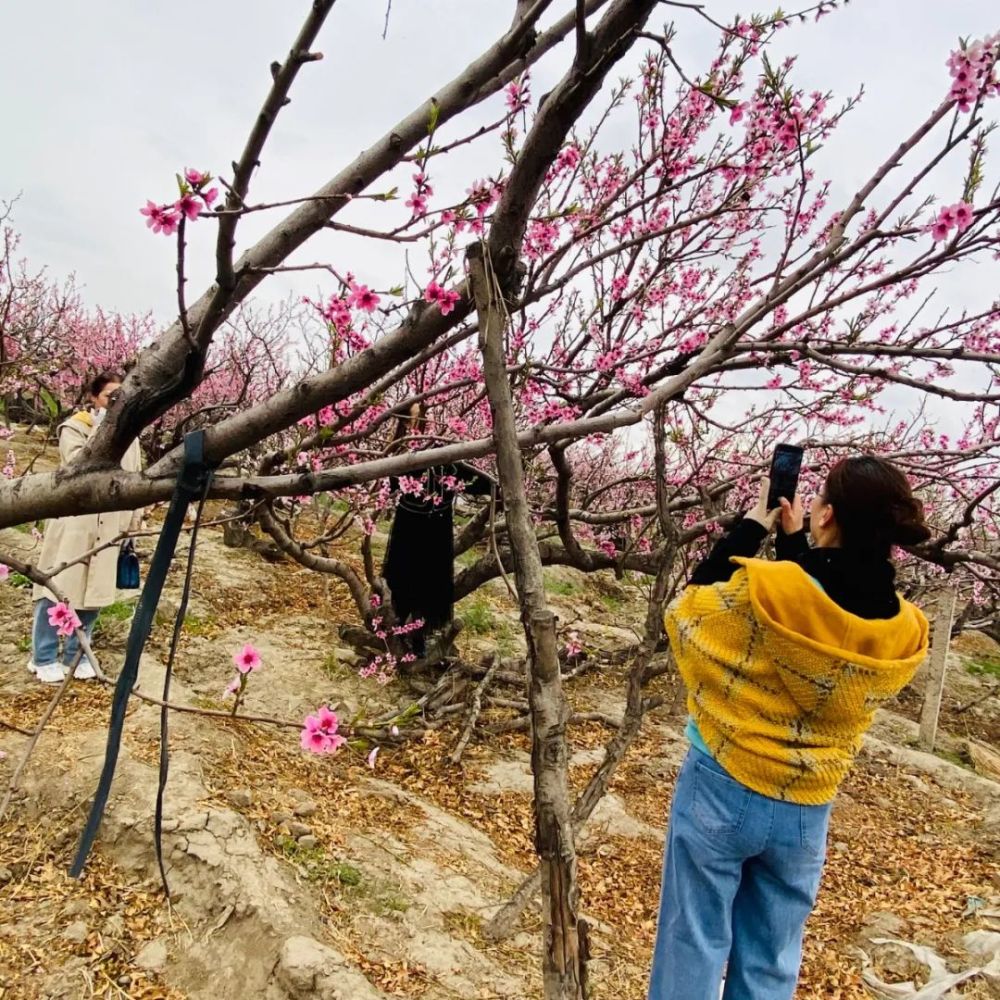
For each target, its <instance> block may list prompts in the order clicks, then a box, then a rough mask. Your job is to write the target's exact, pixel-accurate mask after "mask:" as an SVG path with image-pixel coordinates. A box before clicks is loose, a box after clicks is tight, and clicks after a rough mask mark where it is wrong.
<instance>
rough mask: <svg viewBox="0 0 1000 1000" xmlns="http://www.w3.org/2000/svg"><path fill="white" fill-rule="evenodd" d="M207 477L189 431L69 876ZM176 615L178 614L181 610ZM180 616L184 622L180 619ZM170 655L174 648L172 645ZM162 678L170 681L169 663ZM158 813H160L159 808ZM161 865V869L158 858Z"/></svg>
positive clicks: (81, 855)
mask: <svg viewBox="0 0 1000 1000" xmlns="http://www.w3.org/2000/svg"><path fill="white" fill-rule="evenodd" d="M211 479H212V469H211V467H210V466H209V465H208V464H206V462H205V435H204V432H203V431H193V432H192V433H190V434H188V435H186V436H185V438H184V465H183V467H182V469H181V472H180V476H179V477H178V479H177V486H176V488H175V489H174V495H173V497H172V498H171V500H170V508H169V510H168V511H167V516H166V519H165V520H164V522H163V529H162V531H161V532H160V538H159V541H158V542H157V543H156V551H155V552H154V553H153V559H152V562H151V563H150V566H149V575H148V576H147V578H146V585H145V587H143V590H142V595H141V596H140V598H139V604H138V606H137V607H136V610H135V615H134V617H133V618H132V628H131V630H130V631H129V636H128V645H127V646H126V648H125V663H124V665H123V666H122V670H121V673H120V674H119V675H118V681H117V683H116V684H115V693H114V696H113V698H112V700H111V720H110V722H109V724H108V743H107V749H106V750H105V753H104V767H103V769H102V771H101V778H100V781H99V782H98V784H97V792H96V793H95V795H94V802H93V805H92V806H91V808H90V815H89V816H88V817H87V824H86V826H85V827H84V829H83V834H82V835H81V837H80V845H79V847H78V848H77V852H76V858H75V859H74V860H73V865H72V867H71V868H70V870H69V873H70V875H72V876H73V878H79V877H80V875H81V873H82V872H83V866H84V865H85V864H86V861H87V857H88V855H89V854H90V849H91V847H93V844H94V839H95V838H96V837H97V831H98V828H99V827H100V825H101V817H102V816H103V815H104V807H105V806H106V805H107V801H108V794H109V793H110V791H111V781H112V779H113V778H114V774H115V767H116V765H117V764H118V753H119V750H120V748H121V739H122V727H123V725H124V723H125V709H126V708H127V707H128V699H129V695H130V694H131V693H132V689H133V688H134V687H135V683H136V679H137V677H138V675H139V660H140V658H141V656H142V651H143V649H144V648H145V645H146V640H147V639H148V638H149V633H150V630H151V629H152V626H153V615H154V614H155V613H156V607H157V605H158V604H159V602H160V594H161V593H162V591H163V584H164V582H165V581H166V578H167V570H169V569H170V563H171V561H172V560H173V557H174V549H175V548H176V546H177V539H178V537H179V536H180V533H181V529H182V528H183V527H184V515H185V513H186V512H187V509H188V505H189V504H190V503H191V502H192V501H193V500H197V499H199V498H203V497H204V496H205V494H206V492H207V490H208V487H209V484H210V483H211ZM199 512H200V511H199ZM192 542H193V539H192ZM191 553H193V548H192V549H191ZM189 585H190V567H189V572H188V579H187V581H186V583H185V597H186V594H187V589H188V587H189ZM178 617H179V618H180V615H179V616H178ZM180 620H181V621H183V619H182V618H181V619H180ZM176 630H177V624H176V623H175V639H174V646H176ZM172 659H173V647H172V648H171V660H172ZM167 680H168V682H169V668H168V674H167ZM164 700H166V699H164ZM160 781H161V786H160V793H159V794H160V795H162V785H163V783H164V781H165V766H164V760H163V750H162V747H161V760H160ZM157 812H158V814H159V808H158V810H157ZM157 840H159V837H157ZM160 870H161V872H162V862H161V867H160Z"/></svg>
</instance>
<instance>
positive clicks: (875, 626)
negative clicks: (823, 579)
mask: <svg viewBox="0 0 1000 1000" xmlns="http://www.w3.org/2000/svg"><path fill="white" fill-rule="evenodd" d="M733 561H734V562H736V563H739V564H740V565H741V566H743V567H744V568H745V569H746V572H747V577H748V579H749V584H750V587H749V591H750V603H751V606H752V608H753V613H754V617H755V618H756V619H757V621H758V622H760V623H761V624H762V625H766V626H767V627H768V628H770V629H772V630H774V631H775V632H776V633H778V634H779V635H781V636H783V637H784V638H785V639H787V640H789V641H790V642H792V643H794V644H796V645H800V646H805V647H807V648H809V649H812V650H815V651H816V652H819V653H825V654H827V655H828V656H831V657H833V658H835V659H838V660H843V661H847V662H850V663H854V664H857V665H858V666H861V667H865V668H868V669H871V670H875V671H878V670H880V669H882V670H889V671H892V672H897V671H899V670H901V669H902V670H908V671H915V670H916V668H917V667H918V666H919V665H920V663H921V662H922V660H923V659H924V657H925V656H926V655H927V636H928V625H927V619H926V618H925V617H924V614H923V612H922V611H921V610H920V609H919V608H917V607H916V606H915V605H913V604H911V603H910V602H909V601H906V600H904V599H903V598H902V597H900V598H899V613H898V614H896V615H894V616H893V617H892V618H860V617H858V616H857V615H854V614H851V613H850V612H849V611H845V610H844V609H843V608H841V607H840V606H839V605H838V604H836V603H835V602H834V601H833V600H832V599H831V598H830V597H829V596H828V595H827V594H826V593H825V592H824V591H823V590H822V589H821V588H820V587H819V586H817V584H816V582H815V581H814V580H813V579H811V578H810V576H809V575H808V574H807V573H806V572H805V570H803V569H802V568H801V567H800V566H798V565H797V564H796V563H792V562H771V561H769V560H765V559H744V558H735V559H734V560H733Z"/></svg>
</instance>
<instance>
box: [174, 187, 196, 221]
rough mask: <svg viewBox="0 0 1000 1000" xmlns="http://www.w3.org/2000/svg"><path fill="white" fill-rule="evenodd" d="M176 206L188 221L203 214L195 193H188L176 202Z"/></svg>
mask: <svg viewBox="0 0 1000 1000" xmlns="http://www.w3.org/2000/svg"><path fill="white" fill-rule="evenodd" d="M174 208H176V209H177V211H178V212H180V214H181V215H183V216H185V217H186V218H187V220H188V222H194V220H195V219H197V218H198V216H199V215H201V204H200V202H199V201H198V199H197V198H196V197H195V196H194V195H193V194H186V195H184V196H183V197H182V198H180V199H178V200H177V201H176V202H174Z"/></svg>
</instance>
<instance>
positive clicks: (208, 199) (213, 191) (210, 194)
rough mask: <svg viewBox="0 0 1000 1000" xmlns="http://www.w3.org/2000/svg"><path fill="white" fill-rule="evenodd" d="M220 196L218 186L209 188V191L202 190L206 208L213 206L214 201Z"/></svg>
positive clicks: (202, 198)
mask: <svg viewBox="0 0 1000 1000" xmlns="http://www.w3.org/2000/svg"><path fill="white" fill-rule="evenodd" d="M218 197H219V189H218V188H209V189H208V190H207V191H202V192H201V200H202V201H203V202H204V203H205V207H206V208H211V207H212V203H213V202H214V201H215V199H216V198H218Z"/></svg>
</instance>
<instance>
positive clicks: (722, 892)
mask: <svg viewBox="0 0 1000 1000" xmlns="http://www.w3.org/2000/svg"><path fill="white" fill-rule="evenodd" d="M829 820H830V805H829V804H827V805H822V806H800V805H795V804H794V803H791V802H781V801H779V800H777V799H771V798H767V797H766V796H764V795H758V794H757V793H756V792H752V791H751V790H750V789H749V788H747V787H746V786H745V785H742V784H740V783H739V782H738V781H736V780H734V779H733V778H731V777H730V776H729V775H728V774H727V773H726V772H725V770H724V769H723V768H722V767H721V766H720V765H719V764H718V763H717V762H716V761H715V760H713V759H712V758H711V757H709V756H707V755H706V754H704V753H702V752H701V751H699V750H695V749H692V750H690V751H689V752H688V755H687V758H686V759H685V761H684V765H683V767H682V768H681V772H680V775H679V776H678V778H677V785H676V787H675V789H674V797H673V803H672V805H671V808H670V824H669V827H668V829H667V850H666V856H665V858H664V864H663V887H662V890H661V894H660V915H659V921H658V924H657V928H656V946H655V949H654V951H653V971H652V974H651V976H650V983H649V1000H719V989H720V986H721V984H722V978H723V973H724V972H725V980H726V985H725V991H724V993H723V994H722V996H723V997H724V1000H790V998H791V997H792V995H793V994H794V992H795V982H796V980H797V979H798V975H799V964H800V962H801V960H802V930H803V927H804V925H805V922H806V917H808V916H809V913H810V911H811V910H812V908H813V904H814V903H815V902H816V892H817V890H818V889H819V880H820V874H821V872H822V870H823V861H824V858H825V856H826V831H827V826H828V824H829Z"/></svg>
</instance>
